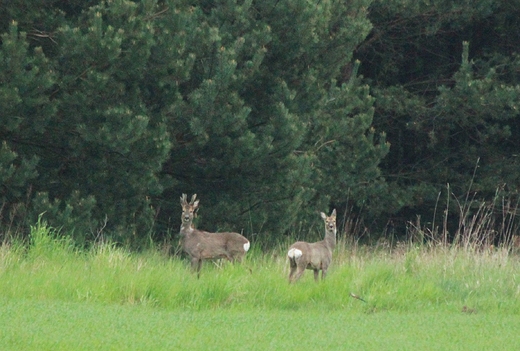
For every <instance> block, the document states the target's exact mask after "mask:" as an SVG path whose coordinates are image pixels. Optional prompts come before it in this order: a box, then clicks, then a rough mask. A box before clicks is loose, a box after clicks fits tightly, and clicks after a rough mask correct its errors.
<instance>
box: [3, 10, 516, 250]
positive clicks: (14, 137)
mask: <svg viewBox="0 0 520 351" xmlns="http://www.w3.org/2000/svg"><path fill="white" fill-rule="evenodd" d="M519 15H520V5H515V4H511V3H510V2H508V1H505V0H502V1H499V0H487V1H486V0H480V1H478V2H477V3H474V2H472V3H470V2H467V1H462V0H460V1H445V0H435V1H430V2H417V1H412V0H404V1H403V0H400V1H376V0H356V1H348V2H347V1H324V0H321V1H310V0H286V1H278V0H276V1H270V0H267V1H252V0H249V1H233V0H227V1H217V2H213V1H212V2H208V1H191V2H185V1H181V0H178V1H174V0H164V1H158V0H141V1H129V0H106V1H95V0H91V1H78V0H73V1H67V2H62V1H46V2H44V3H41V2H38V1H35V0H29V1H10V2H8V3H6V4H3V5H2V6H1V7H0V33H2V34H1V37H0V40H1V42H0V136H1V138H2V146H1V147H0V182H1V184H2V187H1V188H0V198H1V201H2V207H1V210H0V220H1V223H0V225H1V226H2V227H3V228H6V230H4V233H13V232H18V231H20V232H24V230H25V229H24V228H27V227H28V226H30V225H31V223H34V221H35V220H36V218H37V216H39V215H41V214H42V213H43V214H44V216H45V217H46V219H47V220H48V221H49V222H50V223H51V224H52V225H54V226H56V227H60V228H63V229H64V231H66V232H68V233H73V234H71V235H73V237H74V239H75V240H76V241H77V242H78V243H80V244H85V243H88V242H91V241H95V240H97V239H99V237H100V236H101V235H106V236H110V238H112V239H113V240H117V241H119V242H123V243H130V244H132V245H140V244H141V243H143V242H145V241H146V240H149V238H153V239H157V238H161V237H163V236H164V235H166V234H167V233H169V232H176V231H178V225H179V216H180V206H179V203H178V199H179V196H180V194H182V193H189V194H191V193H197V194H198V197H199V198H200V199H201V210H200V217H201V218H200V221H201V222H202V223H201V224H203V226H204V228H205V229H208V230H212V231H222V230H231V229H232V230H234V231H242V232H244V234H245V235H246V236H248V237H250V238H252V239H253V240H257V241H260V242H264V243H271V242H272V241H273V240H277V239H278V238H280V237H282V236H283V235H284V234H286V233H291V232H298V233H302V235H306V234H305V233H307V232H308V231H310V230H311V228H312V224H313V223H314V222H315V221H316V220H317V219H318V218H317V213H319V212H320V211H326V210H327V207H335V208H338V213H340V214H341V213H345V211H346V210H347V209H351V208H354V209H355V210H359V211H360V212H363V213H364V215H365V216H367V217H369V218H370V219H371V220H373V221H374V222H373V223H385V222H386V221H387V220H388V218H389V217H392V216H396V217H403V216H404V217H405V218H406V220H410V219H412V218H409V216H411V215H415V214H418V213H423V212H424V213H428V212H429V211H431V210H432V208H433V207H434V206H436V201H437V199H438V194H439V192H440V191H444V189H445V187H446V184H451V186H452V189H456V191H461V192H462V191H467V189H469V184H471V189H472V191H475V192H478V193H479V194H480V195H481V196H483V197H484V198H485V197H489V196H493V194H495V192H496V190H497V189H498V188H500V189H501V190H504V191H508V192H512V193H516V192H517V191H518V186H519V178H518V174H520V172H518V165H519V163H518V155H517V153H518V147H519V145H518V140H517V139H516V138H515V137H514V136H515V133H516V132H517V130H518V128H519V127H518V122H517V118H518V107H519V106H518V105H519V101H520V99H519V89H520V88H519V85H518V83H519V72H520V70H519V63H520V61H519V58H518V52H517V50H518V49H517V48H518V47H520V46H519V45H518V44H519V42H520V37H519V36H520V32H519V31H518V28H519V22H518V21H519V18H520V16H519ZM477 168H478V169H477ZM407 216H408V217H407ZM4 235H7V234H4Z"/></svg>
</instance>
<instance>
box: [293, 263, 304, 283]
mask: <svg viewBox="0 0 520 351" xmlns="http://www.w3.org/2000/svg"><path fill="white" fill-rule="evenodd" d="M304 272H305V267H299V266H298V267H297V269H296V274H295V275H294V279H293V282H295V281H297V280H298V279H300V277H301V276H302V274H303V273H304Z"/></svg>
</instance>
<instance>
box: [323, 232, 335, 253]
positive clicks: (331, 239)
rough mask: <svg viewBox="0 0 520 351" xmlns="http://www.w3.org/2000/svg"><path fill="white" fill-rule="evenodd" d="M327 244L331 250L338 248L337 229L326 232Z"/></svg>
mask: <svg viewBox="0 0 520 351" xmlns="http://www.w3.org/2000/svg"><path fill="white" fill-rule="evenodd" d="M325 243H326V244H327V246H328V247H330V248H331V249H334V247H335V246H336V228H334V229H326V230H325Z"/></svg>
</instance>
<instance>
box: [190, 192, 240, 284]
mask: <svg viewBox="0 0 520 351" xmlns="http://www.w3.org/2000/svg"><path fill="white" fill-rule="evenodd" d="M196 198H197V194H194V195H193V196H192V198H191V201H190V202H189V203H188V200H187V195H186V194H182V197H181V206H182V216H181V221H182V224H181V230H180V236H181V244H182V249H183V250H184V252H186V253H187V254H188V255H189V256H190V259H191V267H192V268H193V269H194V270H196V272H197V277H199V275H200V268H201V266H202V260H206V259H217V258H226V259H227V260H229V261H230V262H235V261H242V258H243V257H244V255H245V254H246V252H247V251H248V250H249V246H250V243H249V240H247V239H246V238H245V237H243V236H242V235H240V234H238V233H209V232H205V231H202V230H198V229H195V228H193V217H194V216H195V213H196V211H197V209H198V206H199V200H196V201H195V199H196Z"/></svg>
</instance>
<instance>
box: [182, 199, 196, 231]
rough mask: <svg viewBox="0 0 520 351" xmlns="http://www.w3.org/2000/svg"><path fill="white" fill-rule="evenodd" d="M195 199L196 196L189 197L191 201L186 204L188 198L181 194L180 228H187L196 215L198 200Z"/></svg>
mask: <svg viewBox="0 0 520 351" xmlns="http://www.w3.org/2000/svg"><path fill="white" fill-rule="evenodd" d="M196 198H197V194H193V196H192V197H191V201H190V202H189V203H188V197H187V195H186V194H182V196H181V206H182V215H181V221H182V226H186V227H189V226H191V224H192V222H193V218H194V217H196V215H197V210H198V208H199V200H196V201H195V199H196Z"/></svg>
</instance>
